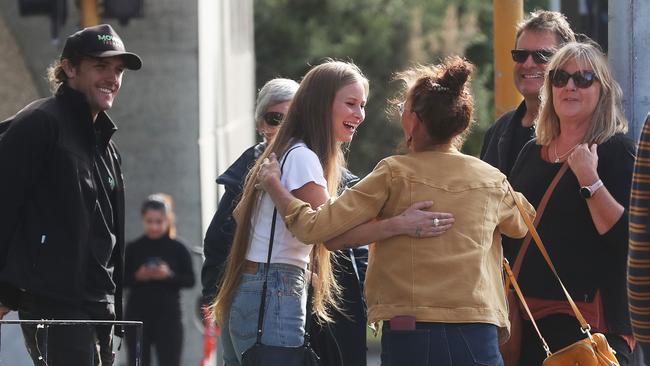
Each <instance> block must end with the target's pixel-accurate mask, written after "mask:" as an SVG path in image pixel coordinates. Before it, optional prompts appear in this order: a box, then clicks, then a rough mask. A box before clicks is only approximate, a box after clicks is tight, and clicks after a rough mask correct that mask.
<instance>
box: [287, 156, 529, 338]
mask: <svg viewBox="0 0 650 366" xmlns="http://www.w3.org/2000/svg"><path fill="white" fill-rule="evenodd" d="M517 195H519V197H520V199H521V201H522V202H523V203H524V206H525V207H526V209H527V211H528V214H529V216H530V217H531V220H532V218H533V217H534V216H535V210H534V208H533V207H532V206H531V205H530V204H529V203H528V201H526V199H525V198H524V197H523V195H521V194H519V193H517ZM426 200H430V201H433V202H434V203H433V207H431V208H430V210H431V211H438V212H451V213H452V214H453V215H454V217H455V220H456V221H455V223H454V225H453V226H452V228H451V229H450V230H449V231H448V232H446V233H445V234H443V235H441V236H439V237H433V238H424V239H417V238H413V237H408V236H395V237H392V238H390V239H386V240H383V241H380V242H378V243H376V244H375V245H374V246H373V248H372V249H371V252H370V258H369V264H368V272H367V274H366V299H367V302H368V320H369V321H370V322H375V321H378V320H387V319H390V318H392V317H394V316H396V315H413V316H415V317H416V319H417V320H418V321H424V322H449V323H463V322H480V323H490V324H494V325H496V326H498V327H500V328H501V332H500V333H501V335H502V336H505V335H506V334H507V329H508V327H509V323H508V310H507V305H506V300H505V296H504V289H503V277H502V266H501V265H502V263H501V262H502V256H503V251H502V247H501V234H505V235H508V236H510V237H514V238H521V237H523V236H524V235H525V234H526V232H527V228H526V225H525V224H524V221H523V219H522V217H521V215H520V213H519V211H518V210H517V207H516V206H515V203H514V201H513V199H512V197H511V196H510V194H509V193H508V182H507V180H506V177H505V176H504V175H503V174H502V173H501V172H499V170H498V169H496V168H493V167H492V166H490V165H488V164H487V163H484V162H482V161H480V160H479V159H476V158H474V157H471V156H468V155H464V154H462V153H460V152H458V151H457V150H456V149H454V148H451V147H444V148H443V147H440V148H437V149H436V150H431V151H425V152H418V153H410V154H408V155H404V156H393V157H389V158H386V159H384V160H382V161H381V162H379V164H378V165H377V167H376V168H375V170H374V171H373V172H372V173H370V174H369V175H368V176H367V177H365V178H364V179H363V180H361V181H360V182H359V183H357V184H356V185H355V186H354V187H353V188H351V189H348V190H346V191H345V192H344V193H343V194H342V195H341V196H340V197H339V198H338V199H336V200H334V201H332V202H330V203H329V204H324V205H323V206H321V207H320V208H319V209H318V210H317V211H314V210H312V209H311V207H310V206H309V204H307V203H305V202H303V201H300V200H298V199H296V200H294V201H292V202H291V204H290V205H289V210H288V214H287V216H286V217H285V222H286V224H287V226H288V228H289V230H291V232H293V233H294V235H295V236H296V237H297V238H298V239H299V240H300V241H302V242H304V243H318V242H322V241H325V240H328V239H331V238H332V237H334V236H337V235H340V234H342V233H344V232H346V231H347V230H350V229H351V228H354V227H356V226H357V225H359V224H362V223H364V222H367V221H368V220H371V219H374V218H379V219H381V218H389V217H393V216H395V215H398V214H400V213H402V212H403V211H404V210H405V209H406V208H408V207H409V206H410V205H411V204H413V203H414V202H417V201H426ZM503 331H506V332H503Z"/></svg>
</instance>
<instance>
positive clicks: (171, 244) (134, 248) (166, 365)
mask: <svg viewBox="0 0 650 366" xmlns="http://www.w3.org/2000/svg"><path fill="white" fill-rule="evenodd" d="M172 205H173V203H172V199H171V196H169V195H166V194H161V193H157V194H153V195H151V196H149V197H148V198H147V200H146V201H144V203H143V204H142V209H141V213H142V225H143V228H144V235H142V236H141V237H140V238H138V239H137V240H135V241H133V242H131V243H129V244H128V245H127V247H126V262H125V277H124V285H125V287H128V288H129V289H130V292H129V294H128V297H127V299H128V301H127V305H126V313H125V317H126V319H127V320H140V321H142V322H143V323H144V332H143V343H142V363H141V365H143V366H149V365H150V363H151V346H153V345H155V348H156V356H157V357H156V358H157V359H158V364H159V365H160V366H179V365H180V360H181V353H182V348H183V325H182V323H181V307H180V296H179V292H180V289H181V288H184V287H192V286H194V271H193V269H192V258H191V256H190V252H189V251H188V250H187V248H186V246H185V245H184V244H183V243H181V242H180V241H178V240H176V226H175V217H174V212H173V206H172ZM126 337H127V353H128V359H129V365H135V357H136V353H135V341H136V338H135V329H127V334H126Z"/></svg>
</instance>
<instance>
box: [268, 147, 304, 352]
mask: <svg viewBox="0 0 650 366" xmlns="http://www.w3.org/2000/svg"><path fill="white" fill-rule="evenodd" d="M297 148H298V146H294V147H292V148H291V149H289V150H287V152H286V153H285V154H284V158H283V159H282V165H281V166H280V174H282V170H283V169H284V163H286V162H287V156H289V153H290V152H291V151H292V150H295V149H297ZM277 217H278V210H277V209H276V208H275V207H274V208H273V217H272V219H271V235H270V237H269V251H268V254H267V256H266V266H264V284H263V285H262V299H261V301H260V310H259V313H258V317H257V340H256V343H260V344H261V343H262V328H263V326H264V311H265V307H266V291H267V287H268V281H269V265H270V264H271V254H272V252H273V239H274V237H275V220H276V219H277ZM308 315H309V314H308ZM305 323H306V325H305V344H308V343H309V330H310V328H311V322H310V321H309V316H307V317H306V319H305Z"/></svg>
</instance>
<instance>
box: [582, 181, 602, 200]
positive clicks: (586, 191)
mask: <svg viewBox="0 0 650 366" xmlns="http://www.w3.org/2000/svg"><path fill="white" fill-rule="evenodd" d="M603 186H604V184H603V181H602V180H600V179H598V180H597V181H596V183H594V184H592V185H590V186H584V187H580V194H581V195H582V197H584V198H591V197H593V196H594V195H595V194H596V192H597V191H598V190H599V189H601V188H603Z"/></svg>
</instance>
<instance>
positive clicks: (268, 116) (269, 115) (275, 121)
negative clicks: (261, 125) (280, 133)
mask: <svg viewBox="0 0 650 366" xmlns="http://www.w3.org/2000/svg"><path fill="white" fill-rule="evenodd" d="M283 119H284V114H282V113H280V112H266V113H264V122H266V124H267V125H269V126H279V125H280V123H281V122H282V120H283Z"/></svg>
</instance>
